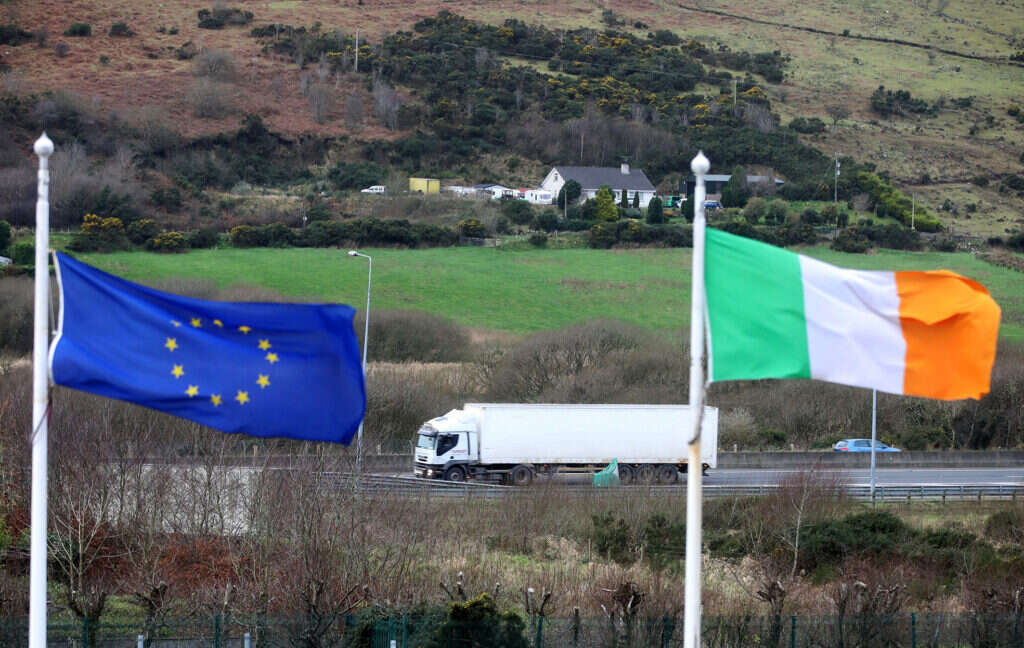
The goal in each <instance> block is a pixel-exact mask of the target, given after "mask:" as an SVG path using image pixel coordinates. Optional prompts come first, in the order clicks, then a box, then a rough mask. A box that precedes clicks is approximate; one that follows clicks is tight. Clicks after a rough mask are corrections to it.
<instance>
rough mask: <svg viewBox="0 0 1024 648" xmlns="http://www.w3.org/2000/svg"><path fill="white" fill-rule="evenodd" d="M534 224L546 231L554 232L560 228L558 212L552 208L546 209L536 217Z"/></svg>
mask: <svg viewBox="0 0 1024 648" xmlns="http://www.w3.org/2000/svg"><path fill="white" fill-rule="evenodd" d="M533 226H534V227H536V228H537V229H539V230H544V231H545V232H549V233H550V232H554V231H555V230H557V229H558V214H557V213H555V211H554V210H552V209H545V210H544V211H542V212H541V213H539V214H537V215H536V216H535V217H534V219H533ZM546 239H547V237H545V240H546Z"/></svg>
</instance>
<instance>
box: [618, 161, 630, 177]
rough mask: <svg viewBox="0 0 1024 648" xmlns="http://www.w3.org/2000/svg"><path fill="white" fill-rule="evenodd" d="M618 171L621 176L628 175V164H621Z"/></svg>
mask: <svg viewBox="0 0 1024 648" xmlns="http://www.w3.org/2000/svg"><path fill="white" fill-rule="evenodd" d="M619 170H620V171H622V175H629V163H628V162H623V163H622V166H621V167H619Z"/></svg>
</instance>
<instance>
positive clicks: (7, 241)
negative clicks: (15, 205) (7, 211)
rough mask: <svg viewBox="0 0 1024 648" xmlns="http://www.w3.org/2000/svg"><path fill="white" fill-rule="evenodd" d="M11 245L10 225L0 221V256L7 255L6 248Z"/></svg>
mask: <svg viewBox="0 0 1024 648" xmlns="http://www.w3.org/2000/svg"><path fill="white" fill-rule="evenodd" d="M10 245H11V224H10V223H8V222H7V221H5V220H0V255H6V254H7V248H8V247H10Z"/></svg>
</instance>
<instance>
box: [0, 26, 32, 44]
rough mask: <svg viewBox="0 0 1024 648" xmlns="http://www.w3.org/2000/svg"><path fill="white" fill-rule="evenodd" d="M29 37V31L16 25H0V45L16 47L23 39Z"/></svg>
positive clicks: (29, 38) (26, 39)
mask: <svg viewBox="0 0 1024 648" xmlns="http://www.w3.org/2000/svg"><path fill="white" fill-rule="evenodd" d="M31 38H32V33H31V32H27V31H25V30H24V29H21V28H20V27H18V26H17V25H0V45H13V46H15V47H17V46H18V45H21V44H22V43H24V42H25V41H28V40H31Z"/></svg>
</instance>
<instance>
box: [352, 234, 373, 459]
mask: <svg viewBox="0 0 1024 648" xmlns="http://www.w3.org/2000/svg"><path fill="white" fill-rule="evenodd" d="M348 255H349V256H350V257H363V258H364V259H366V260H367V261H369V262H370V266H369V271H368V272H367V273H366V317H365V325H364V327H363V381H364V382H365V380H366V345H367V342H368V341H369V337H370V286H371V282H372V280H373V257H371V256H370V255H368V254H363V253H362V252H356V251H355V250H349V251H348ZM363 418H364V419H365V418H366V415H365V414H364V415H363ZM362 473H363V422H362V421H359V431H358V432H357V433H356V474H359V475H361V474H362Z"/></svg>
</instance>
